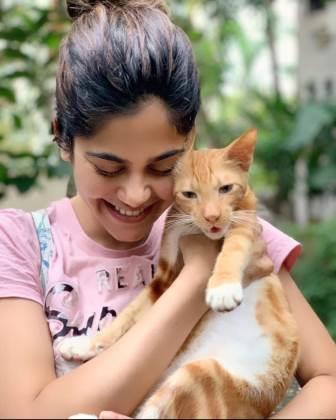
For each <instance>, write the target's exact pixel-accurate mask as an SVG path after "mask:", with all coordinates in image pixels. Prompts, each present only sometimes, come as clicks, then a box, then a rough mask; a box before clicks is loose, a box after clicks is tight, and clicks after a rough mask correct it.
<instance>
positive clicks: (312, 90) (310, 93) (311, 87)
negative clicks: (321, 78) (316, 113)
mask: <svg viewBox="0 0 336 420" xmlns="http://www.w3.org/2000/svg"><path fill="white" fill-rule="evenodd" d="M307 99H308V100H311V101H313V100H314V99H316V86H315V83H314V82H309V83H307Z"/></svg>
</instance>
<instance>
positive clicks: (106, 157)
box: [85, 148, 184, 163]
mask: <svg viewBox="0 0 336 420" xmlns="http://www.w3.org/2000/svg"><path fill="white" fill-rule="evenodd" d="M183 152H184V148H182V149H173V150H169V151H167V152H164V153H162V154H161V155H159V156H156V157H155V158H153V159H151V161H152V162H159V161H160V160H164V159H168V158H170V157H172V156H176V155H179V154H181V153H183ZM85 154H86V156H89V157H95V158H98V159H103V160H108V161H110V162H117V163H126V162H127V160H125V159H122V158H120V157H119V156H116V155H113V154H112V153H106V152H86V153H85Z"/></svg>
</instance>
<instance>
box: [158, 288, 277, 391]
mask: <svg viewBox="0 0 336 420" xmlns="http://www.w3.org/2000/svg"><path fill="white" fill-rule="evenodd" d="M263 285H264V280H258V281H254V282H253V283H252V284H250V285H249V286H248V287H247V288H245V289H244V300H243V302H242V303H241V305H240V306H238V307H237V308H235V309H234V310H233V311H231V312H223V313H218V312H213V311H209V312H208V313H207V314H206V315H205V317H204V321H202V324H201V326H200V327H199V328H198V329H197V332H196V334H195V337H194V338H193V340H191V341H190V344H189V345H188V347H187V348H186V349H185V350H184V351H183V352H181V353H179V354H178V355H177V357H176V358H175V359H174V360H173V362H172V364H171V365H170V367H169V368H168V370H167V371H166V372H165V375H164V378H162V380H164V379H165V378H167V376H170V375H171V374H172V373H173V372H174V371H175V370H176V369H178V368H179V367H181V366H183V365H185V364H186V363H189V362H193V361H196V360H201V359H208V358H211V359H215V360H217V361H218V362H219V363H220V364H221V365H222V366H223V368H224V369H226V370H227V371H228V372H229V373H231V374H232V375H234V376H235V377H238V378H241V379H245V380H246V381H248V382H249V383H251V384H254V385H257V384H258V376H259V375H263V374H265V373H266V372H267V368H268V363H269V361H270V358H271V355H272V343H271V341H270V339H269V338H268V337H267V336H265V334H264V331H263V330H262V329H261V327H260V326H259V324H258V322H257V320H256V314H255V307H256V303H257V301H258V298H259V296H260V293H261V288H262V287H263ZM161 383H162V382H161Z"/></svg>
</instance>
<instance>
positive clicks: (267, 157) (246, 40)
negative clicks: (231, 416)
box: [0, 0, 336, 337]
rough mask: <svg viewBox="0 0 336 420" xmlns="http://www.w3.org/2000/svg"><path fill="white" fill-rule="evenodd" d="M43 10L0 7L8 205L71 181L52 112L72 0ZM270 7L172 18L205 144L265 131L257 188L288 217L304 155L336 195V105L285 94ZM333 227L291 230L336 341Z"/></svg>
mask: <svg viewBox="0 0 336 420" xmlns="http://www.w3.org/2000/svg"><path fill="white" fill-rule="evenodd" d="M35 3H36V2H34V0H25V1H24V2H23V1H16V0H12V2H8V3H7V4H9V5H7V6H6V7H5V6H4V5H3V3H2V2H1V1H0V62H1V67H0V198H1V196H3V195H5V194H6V190H7V188H8V186H12V185H14V186H16V188H17V189H18V190H19V191H20V192H26V191H28V190H29V189H30V188H33V187H34V186H36V185H37V184H38V180H39V177H40V176H41V175H46V176H48V177H54V176H63V175H66V174H67V170H66V166H65V165H64V164H62V163H61V162H60V161H59V159H58V156H57V150H56V148H55V147H53V146H52V145H51V144H50V141H51V136H50V135H49V134H48V129H47V127H48V125H49V121H50V120H51V118H52V112H53V109H52V100H53V91H54V75H55V69H56V62H57V54H58V47H59V43H60V41H61V39H62V37H63V35H64V34H65V33H66V31H67V29H68V27H69V20H68V18H67V16H66V13H65V8H64V4H65V1H63V0H50V4H49V6H48V7H38V6H36V4H35ZM272 3H273V1H272V0H225V1H223V0H183V2H182V1H180V0H171V1H170V2H169V4H170V5H171V9H172V14H173V19H174V21H175V22H176V23H177V24H179V25H180V26H182V27H183V28H184V30H185V31H186V32H187V34H188V35H189V37H190V39H191V41H192V43H193V47H194V51H195V56H196V59H197V62H198V64H199V69H200V77H201V82H202V108H201V111H200V113H199V118H198V127H199V145H200V146H214V147H221V146H223V145H224V144H226V142H227V141H228V140H230V139H232V138H234V137H236V136H238V135H239V134H240V133H241V132H242V131H243V130H245V129H247V128H249V127H251V126H255V127H257V128H258V131H259V142H258V147H257V153H256V159H255V165H254V173H253V179H254V181H255V182H254V185H255V188H256V189H257V191H258V192H260V193H261V194H262V193H263V192H264V191H265V190H268V191H269V190H270V191H271V197H272V200H270V201H269V202H268V203H267V204H268V205H269V206H270V207H271V209H272V210H273V212H274V213H275V214H276V215H281V216H282V217H283V216H285V217H287V218H290V217H291V212H290V211H288V208H290V202H291V196H292V194H293V187H294V180H295V173H294V166H295V162H296V161H297V159H298V158H302V157H304V158H305V159H306V161H307V164H308V169H309V170H308V192H309V194H310V195H316V194H319V193H322V192H325V191H329V192H336V141H335V136H336V131H335V122H336V108H335V107H336V104H335V102H334V101H333V100H329V101H325V102H321V101H320V102H316V101H315V102H310V103H305V104H300V103H299V102H298V101H297V99H296V98H288V97H286V96H284V95H283V93H282V89H281V83H280V82H279V75H280V74H281V72H282V71H284V69H281V66H280V65H279V63H278V57H277V54H276V50H275V46H274V43H275V40H276V38H277V37H279V36H281V35H280V32H279V31H278V21H277V16H276V15H275V14H274V9H273V8H272ZM243 7H244V8H252V10H254V11H255V12H256V13H258V16H261V19H260V21H261V22H262V25H263V36H262V37H261V39H259V40H255V39H251V38H250V37H249V36H248V34H247V31H246V28H245V27H244V26H243V25H242V24H241V23H240V21H239V20H238V19H237V14H238V12H239V10H241V8H243ZM253 24H254V23H253V22H251V23H250V25H253ZM232 48H234V49H235V51H236V52H237V53H238V56H239V60H240V63H241V67H242V72H241V75H240V76H237V77H238V78H239V80H238V84H239V87H240V88H239V89H235V90H234V91H232V89H231V90H230V84H231V81H232V76H233V74H232V73H233V72H234V71H235V69H236V67H235V65H234V63H233V60H232V58H231V55H230V51H232ZM265 51H267V52H268V54H269V57H270V59H271V62H272V71H273V74H272V80H273V86H272V88H271V89H270V90H268V91H261V89H258V88H257V87H256V86H255V84H254V83H253V82H252V78H251V71H252V69H253V66H254V63H255V62H256V60H257V59H258V56H259V54H261V53H262V52H265ZM237 77H236V79H237ZM260 77H261V78H262V77H264V75H263V74H261V75H260ZM236 84H237V81H236ZM22 91H24V92H27V94H26V95H25V93H24V92H22ZM25 96H27V97H28V98H29V99H28V100H26V101H25V100H22V97H23V99H24V98H25ZM36 115H40V117H39V118H37V117H36ZM35 117H36V118H35ZM42 121H44V122H43V123H42ZM34 138H35V140H34ZM36 138H37V140H36ZM284 209H287V210H286V211H284ZM335 223H336V222H334V221H330V222H324V223H320V224H319V225H312V226H308V227H307V228H305V229H299V228H298V227H296V226H294V225H286V226H285V230H286V231H288V232H290V233H292V234H293V235H294V236H295V237H297V238H299V239H300V240H302V242H303V243H304V245H305V247H304V249H305V251H304V256H303V258H301V261H300V263H299V264H298V266H297V267H296V268H295V271H294V275H295V277H296V278H297V279H298V281H299V283H300V285H301V286H302V289H303V291H304V293H305V294H306V296H307V297H308V298H309V300H310V301H311V302H312V304H313V306H314V308H315V309H316V311H317V312H318V313H319V315H320V316H321V317H322V319H323V321H324V322H325V323H326V325H327V326H328V327H329V328H330V331H331V332H332V333H333V335H334V337H336V316H335V313H336V310H335V309H336V308H335V303H334V299H333V296H335V292H336V255H334V254H335V253H336V251H335V250H336V247H335V246H333V245H334V242H335V239H334V238H333V232H334V231H335V228H336V225H335Z"/></svg>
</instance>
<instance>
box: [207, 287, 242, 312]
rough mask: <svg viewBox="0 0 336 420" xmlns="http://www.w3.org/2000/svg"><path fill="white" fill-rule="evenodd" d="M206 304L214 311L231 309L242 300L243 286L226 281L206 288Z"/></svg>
mask: <svg viewBox="0 0 336 420" xmlns="http://www.w3.org/2000/svg"><path fill="white" fill-rule="evenodd" d="M205 300H206V303H207V305H208V306H209V307H210V308H211V309H212V310H214V311H219V312H223V311H232V310H233V309H235V308H236V307H237V306H238V305H240V304H241V302H242V300H243V288H242V286H241V284H240V283H233V282H232V283H228V284H223V285H222V286H218V287H211V288H208V289H207V290H206V297H205Z"/></svg>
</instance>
